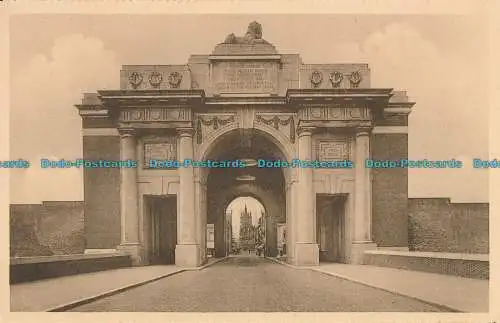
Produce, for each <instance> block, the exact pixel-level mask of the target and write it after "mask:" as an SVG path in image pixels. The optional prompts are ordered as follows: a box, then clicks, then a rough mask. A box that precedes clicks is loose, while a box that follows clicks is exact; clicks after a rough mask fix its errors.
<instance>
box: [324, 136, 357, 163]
mask: <svg viewBox="0 0 500 323" xmlns="http://www.w3.org/2000/svg"><path fill="white" fill-rule="evenodd" d="M316 155H317V156H316V157H317V159H318V160H320V161H341V160H349V159H350V157H351V144H350V140H349V137H347V136H345V137H338V138H334V139H322V140H318V141H316Z"/></svg>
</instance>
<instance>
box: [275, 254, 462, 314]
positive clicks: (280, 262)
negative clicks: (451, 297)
mask: <svg viewBox="0 0 500 323" xmlns="http://www.w3.org/2000/svg"><path fill="white" fill-rule="evenodd" d="M267 259H269V260H271V261H273V262H275V263H277V264H280V265H283V266H286V267H289V268H293V269H300V270H304V269H308V270H311V271H315V272H317V273H320V274H324V275H327V276H332V277H336V278H339V279H343V280H346V281H350V282H353V283H357V284H360V285H363V286H367V287H371V288H375V289H378V290H382V291H385V292H389V293H392V294H395V295H398V296H403V297H407V298H411V299H414V300H417V301H419V302H422V303H425V304H428V305H431V306H435V307H438V308H440V309H442V310H444V311H447V312H453V313H465V312H464V311H463V310H459V309H456V308H453V307H449V306H447V305H443V304H439V303H435V302H431V301H428V300H425V299H422V298H419V297H415V296H412V295H407V294H404V293H400V292H397V291H394V290H391V289H388V288H384V287H379V286H373V285H371V284H369V283H366V282H363V281H360V280H357V279H354V278H351V277H347V276H343V275H339V274H335V273H331V272H327V271H323V270H321V269H319V268H313V267H298V266H294V265H290V264H287V263H285V262H282V261H280V260H278V259H273V258H267Z"/></svg>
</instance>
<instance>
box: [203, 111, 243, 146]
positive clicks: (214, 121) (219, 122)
mask: <svg viewBox="0 0 500 323" xmlns="http://www.w3.org/2000/svg"><path fill="white" fill-rule="evenodd" d="M232 122H234V116H230V117H229V118H227V119H220V118H219V117H212V118H211V119H209V120H205V119H203V118H202V117H198V121H197V122H196V143H197V144H201V143H202V142H203V133H202V130H201V125H204V126H207V127H210V126H211V127H212V129H213V130H217V129H219V127H220V126H225V125H228V124H230V123H232Z"/></svg>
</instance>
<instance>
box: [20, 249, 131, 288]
mask: <svg viewBox="0 0 500 323" xmlns="http://www.w3.org/2000/svg"><path fill="white" fill-rule="evenodd" d="M131 266H132V260H131V259H130V256H128V255H124V254H100V255H62V256H45V257H23V258H12V259H11V260H10V284H17V283H23V282H29V281H35V280H40V279H46V278H54V277H61V276H69V275H77V274H84V273H90V272H96V271H102V270H109V269H117V268H125V267H131Z"/></svg>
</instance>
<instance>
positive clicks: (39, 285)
mask: <svg viewBox="0 0 500 323" xmlns="http://www.w3.org/2000/svg"><path fill="white" fill-rule="evenodd" d="M224 259H225V258H220V259H209V262H208V264H206V265H204V266H202V267H200V268H194V269H184V268H179V267H176V266H175V265H160V266H145V267H132V268H122V269H113V270H106V271H100V272H95V273H88V274H81V275H73V276H66V277H59V278H53V279H44V280H39V281H34V282H27V283H21V284H15V285H11V286H10V311H11V312H48V311H60V310H63V309H64V308H65V307H71V306H74V305H75V304H84V303H86V302H89V301H92V300H95V299H97V298H101V297H106V296H110V295H113V294H115V293H118V292H122V291H124V290H126V289H129V288H133V287H137V286H140V285H144V284H146V283H150V282H152V281H155V280H158V279H161V278H164V277H167V276H170V275H175V274H177V273H181V272H184V271H186V270H200V269H203V268H206V267H208V266H211V265H213V264H215V263H217V262H219V261H222V260H224Z"/></svg>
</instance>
